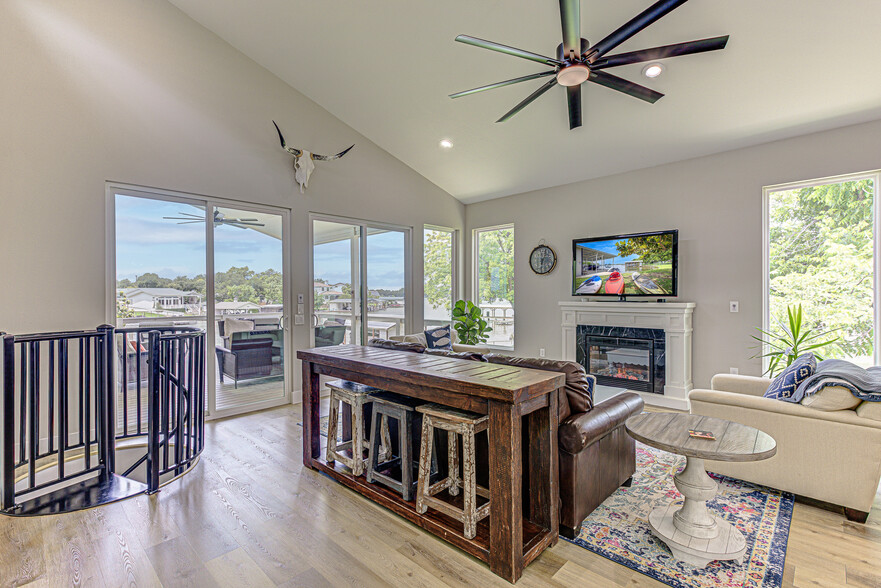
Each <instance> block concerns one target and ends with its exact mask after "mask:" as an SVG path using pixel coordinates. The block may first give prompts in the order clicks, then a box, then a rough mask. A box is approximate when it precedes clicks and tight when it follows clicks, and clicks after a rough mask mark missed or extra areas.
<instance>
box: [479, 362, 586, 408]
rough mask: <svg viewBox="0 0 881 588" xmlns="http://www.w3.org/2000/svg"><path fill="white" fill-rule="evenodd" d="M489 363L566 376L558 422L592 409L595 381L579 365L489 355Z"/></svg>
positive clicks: (560, 400)
mask: <svg viewBox="0 0 881 588" xmlns="http://www.w3.org/2000/svg"><path fill="white" fill-rule="evenodd" d="M484 357H485V358H486V360H487V361H488V362H490V363H499V364H504V365H512V366H515V367H522V368H531V369H534V370H544V371H546V372H562V373H563V374H565V375H566V387H565V388H564V391H565V394H563V395H561V396H560V399H559V405H560V406H559V412H560V420H563V419H565V418H566V417H568V416H569V415H570V414H572V413H580V412H589V411H590V409H591V408H593V389H594V385H595V383H596V379H595V378H594V377H593V376H589V375H587V372H585V371H584V368H583V367H582V366H581V364H578V363H575V362H574V361H561V360H556V359H541V358H536V357H512V356H509V355H500V354H498V353H489V354H487V355H485V356H484Z"/></svg>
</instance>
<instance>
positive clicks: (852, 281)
mask: <svg viewBox="0 0 881 588" xmlns="http://www.w3.org/2000/svg"><path fill="white" fill-rule="evenodd" d="M877 185H878V173H873V174H862V175H854V176H847V177H840V178H834V179H828V180H818V181H814V182H810V183H801V184H790V185H785V186H774V187H772V188H766V189H765V222H766V225H765V226H766V239H767V241H766V244H765V262H766V272H765V286H766V287H765V296H766V298H765V329H766V330H770V331H772V332H773V331H779V330H780V327H779V326H778V325H779V322H780V321H781V320H782V319H783V318H784V317H786V311H787V306H797V305H799V304H801V305H802V309H803V312H804V320H805V321H806V323H807V326H808V327H810V328H816V329H821V330H833V329H834V330H835V333H834V336H837V337H838V338H839V339H838V341H837V342H836V343H835V345H834V346H833V347H828V348H824V349H822V350H819V352H820V353H821V354H822V355H823V356H824V357H827V358H828V357H837V358H842V359H848V360H850V361H853V362H854V363H857V364H859V365H862V366H863V367H868V366H869V365H874V364H877V363H878V361H877V360H878V357H877V354H878V344H877V338H878V322H877V320H878V317H877V316H876V313H875V311H874V302H875V292H876V289H877V280H878V272H877V271H876V268H877V265H878V258H876V255H875V242H876V232H877V227H878V222H877V211H876V207H875V198H874V195H875V187H876V186H877Z"/></svg>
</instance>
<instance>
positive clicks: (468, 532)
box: [462, 427, 477, 539]
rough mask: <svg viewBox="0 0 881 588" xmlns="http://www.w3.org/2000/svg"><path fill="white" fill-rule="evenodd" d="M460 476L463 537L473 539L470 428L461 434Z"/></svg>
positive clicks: (474, 510)
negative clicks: (462, 492)
mask: <svg viewBox="0 0 881 588" xmlns="http://www.w3.org/2000/svg"><path fill="white" fill-rule="evenodd" d="M462 476H463V477H464V478H465V480H464V482H463V485H462V486H463V490H464V495H463V497H462V498H463V503H462V516H463V518H464V519H465V520H464V521H463V522H464V523H465V537H466V538H467V539H474V536H475V535H476V534H477V521H476V520H474V519H475V518H476V515H477V497H476V496H475V494H476V493H477V482H476V480H475V479H474V429H472V428H470V427H469V429H468V430H467V431H465V432H464V433H463V434H462Z"/></svg>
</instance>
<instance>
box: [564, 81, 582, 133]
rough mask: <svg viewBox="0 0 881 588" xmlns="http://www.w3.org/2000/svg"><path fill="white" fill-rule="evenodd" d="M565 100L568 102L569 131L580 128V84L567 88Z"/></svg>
mask: <svg viewBox="0 0 881 588" xmlns="http://www.w3.org/2000/svg"><path fill="white" fill-rule="evenodd" d="M566 98H567V99H568V101H569V130H570V131H571V130H572V129H577V128H578V127H580V126H581V84H578V85H577V86H568V87H567V88H566Z"/></svg>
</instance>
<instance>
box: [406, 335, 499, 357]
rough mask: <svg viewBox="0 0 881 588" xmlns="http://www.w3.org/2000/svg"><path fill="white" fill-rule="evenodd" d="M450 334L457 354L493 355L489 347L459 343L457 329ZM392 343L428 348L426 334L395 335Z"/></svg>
mask: <svg viewBox="0 0 881 588" xmlns="http://www.w3.org/2000/svg"><path fill="white" fill-rule="evenodd" d="M450 333H451V334H452V336H453V351H456V352H463V351H464V352H471V353H480V354H481V355H485V354H487V353H491V352H492V350H491V349H490V348H489V347H483V346H480V345H462V344H460V343H457V341H458V340H459V336H458V333H456V330H455V329H451V331H450ZM389 339H390V340H392V341H405V342H407V343H419V344H420V345H422V346H423V347H427V346H428V344H427V343H426V341H425V333H413V334H412V335H393V336H391V337H389Z"/></svg>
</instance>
